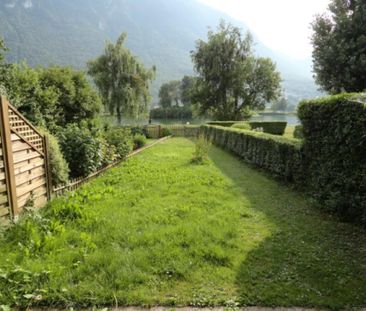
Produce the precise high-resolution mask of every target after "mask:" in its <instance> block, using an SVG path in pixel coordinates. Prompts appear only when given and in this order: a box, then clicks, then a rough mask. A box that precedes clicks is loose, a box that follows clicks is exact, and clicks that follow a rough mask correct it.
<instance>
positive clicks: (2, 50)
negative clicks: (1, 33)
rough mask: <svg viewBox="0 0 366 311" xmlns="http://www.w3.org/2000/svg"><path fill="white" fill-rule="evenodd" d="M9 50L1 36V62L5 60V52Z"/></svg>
mask: <svg viewBox="0 0 366 311" xmlns="http://www.w3.org/2000/svg"><path fill="white" fill-rule="evenodd" d="M6 51H7V49H6V46H5V42H4V40H3V39H2V38H1V37H0V64H1V63H2V62H3V61H4V53H5V52H6Z"/></svg>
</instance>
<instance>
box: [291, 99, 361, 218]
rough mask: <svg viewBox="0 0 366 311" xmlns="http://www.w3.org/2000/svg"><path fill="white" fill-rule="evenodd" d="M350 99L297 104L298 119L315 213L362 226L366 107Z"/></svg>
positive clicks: (311, 101) (320, 100) (358, 101)
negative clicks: (333, 215)
mask: <svg viewBox="0 0 366 311" xmlns="http://www.w3.org/2000/svg"><path fill="white" fill-rule="evenodd" d="M355 97H357V95H355V94H341V95H337V96H331V97H325V98H321V99H317V100H310V101H303V102H302V103H300V106H299V108H298V116H299V119H300V120H301V123H302V134H303V142H304V146H303V152H304V154H305V157H306V158H307V159H308V170H307V180H308V185H309V189H310V191H311V193H312V194H313V195H314V197H315V198H316V200H317V201H318V202H319V204H320V206H321V207H323V208H325V209H327V210H330V211H332V212H335V213H337V214H339V215H341V216H342V217H343V218H345V219H346V220H351V221H357V222H362V223H364V224H366V105H365V103H364V99H362V101H363V102H362V101H360V100H357V99H356V100H355Z"/></svg>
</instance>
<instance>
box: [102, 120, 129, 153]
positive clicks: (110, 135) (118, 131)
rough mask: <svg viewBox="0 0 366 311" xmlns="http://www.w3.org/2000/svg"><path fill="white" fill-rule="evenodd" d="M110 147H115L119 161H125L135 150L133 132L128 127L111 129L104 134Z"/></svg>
mask: <svg viewBox="0 0 366 311" xmlns="http://www.w3.org/2000/svg"><path fill="white" fill-rule="evenodd" d="M104 138H105V139H106V141H107V143H108V145H110V146H114V148H115V151H116V153H117V157H118V158H119V159H124V158H125V157H126V156H127V155H128V154H129V153H130V152H131V151H132V149H133V141H132V134H131V130H130V129H129V128H126V127H117V126H116V127H111V128H109V129H106V131H105V133H104Z"/></svg>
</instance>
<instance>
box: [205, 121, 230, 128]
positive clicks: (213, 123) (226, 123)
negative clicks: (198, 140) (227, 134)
mask: <svg viewBox="0 0 366 311" xmlns="http://www.w3.org/2000/svg"><path fill="white" fill-rule="evenodd" d="M235 123H237V121H209V122H207V124H208V125H218V126H225V127H231V126H233V125H234V124H235Z"/></svg>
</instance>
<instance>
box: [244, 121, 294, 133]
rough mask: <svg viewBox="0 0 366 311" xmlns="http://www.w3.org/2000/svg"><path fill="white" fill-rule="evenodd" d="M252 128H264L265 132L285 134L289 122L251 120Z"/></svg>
mask: <svg viewBox="0 0 366 311" xmlns="http://www.w3.org/2000/svg"><path fill="white" fill-rule="evenodd" d="M249 125H250V126H251V128H252V130H255V129H262V130H263V132H264V133H268V134H273V135H281V136H282V135H283V134H284V133H285V130H286V126H287V122H268V121H262V122H249Z"/></svg>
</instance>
